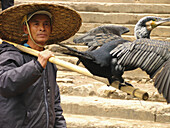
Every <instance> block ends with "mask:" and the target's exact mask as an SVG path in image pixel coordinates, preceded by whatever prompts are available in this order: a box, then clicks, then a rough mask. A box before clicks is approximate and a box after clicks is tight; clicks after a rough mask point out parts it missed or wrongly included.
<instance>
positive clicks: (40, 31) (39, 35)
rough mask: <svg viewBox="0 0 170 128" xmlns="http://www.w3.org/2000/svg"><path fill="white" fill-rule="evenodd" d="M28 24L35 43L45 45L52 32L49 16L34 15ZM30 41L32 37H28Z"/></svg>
mask: <svg viewBox="0 0 170 128" xmlns="http://www.w3.org/2000/svg"><path fill="white" fill-rule="evenodd" d="M28 23H29V27H30V32H31V35H32V38H33V39H34V41H35V42H36V43H38V44H41V45H44V44H45V43H46V41H47V40H48V39H49V36H50V34H51V31H52V30H51V23H50V18H49V17H48V16H47V15H44V14H38V15H34V16H33V17H32V18H31V19H30V21H29V22H28ZM26 33H27V32H26ZM27 34H28V33H27ZM29 39H30V37H28V40H29Z"/></svg>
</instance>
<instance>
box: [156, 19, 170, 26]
mask: <svg viewBox="0 0 170 128" xmlns="http://www.w3.org/2000/svg"><path fill="white" fill-rule="evenodd" d="M166 22H170V18H160V19H159V20H157V21H155V23H154V24H155V26H156V27H157V26H159V25H161V24H163V23H166Z"/></svg>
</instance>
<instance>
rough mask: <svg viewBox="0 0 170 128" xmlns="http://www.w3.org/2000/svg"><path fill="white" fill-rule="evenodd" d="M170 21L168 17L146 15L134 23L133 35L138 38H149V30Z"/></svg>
mask: <svg viewBox="0 0 170 128" xmlns="http://www.w3.org/2000/svg"><path fill="white" fill-rule="evenodd" d="M166 22H170V18H160V17H154V16H147V17H143V18H142V19H140V20H139V21H138V22H137V24H136V25H135V31H134V32H135V37H136V38H137V39H140V38H150V33H151V31H152V30H153V29H154V28H156V27H157V26H159V25H161V24H163V23H166Z"/></svg>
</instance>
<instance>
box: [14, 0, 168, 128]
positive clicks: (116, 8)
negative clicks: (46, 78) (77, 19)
mask: <svg viewBox="0 0 170 128" xmlns="http://www.w3.org/2000/svg"><path fill="white" fill-rule="evenodd" d="M42 1H43V2H51V3H60V4H64V5H67V6H70V7H72V8H74V9H75V10H77V11H78V12H79V13H80V15H81V17H82V20H83V24H82V26H81V28H80V30H79V32H78V33H77V34H76V35H75V36H74V37H76V36H79V35H82V34H83V33H85V32H87V31H89V30H90V29H92V28H95V27H97V26H100V25H104V24H114V25H122V26H126V27H128V28H129V29H130V32H129V33H127V34H125V35H123V38H125V39H128V40H134V39H135V37H134V26H135V24H136V23H137V21H138V20H139V19H140V18H142V17H144V16H159V17H165V18H166V17H170V1H169V0H62V1H61V0H48V1H46V0H41V1H38V0H29V2H42ZM24 2H28V1H27V0H15V4H20V3H24ZM169 30H170V23H166V24H164V25H162V26H159V27H158V28H156V29H155V30H153V32H152V33H151V38H152V39H159V40H167V41H170V32H169ZM74 37H72V38H70V39H68V40H67V41H64V42H63V43H65V44H68V45H70V46H72V47H76V48H77V49H79V50H85V49H86V48H87V47H86V46H83V44H80V45H77V44H76V45H75V44H73V42H72V40H73V38H74ZM48 48H49V49H50V50H52V51H54V52H55V51H56V45H51V46H49V47H48ZM55 54H56V55H57V56H58V57H59V58H60V59H62V60H65V61H68V62H71V63H73V64H75V63H76V61H77V58H74V57H68V56H63V55H60V54H57V53H55ZM80 66H82V65H80ZM58 68H59V72H58V77H57V82H58V84H59V86H60V91H61V102H62V104H61V105H62V107H63V110H64V115H65V118H66V121H67V125H68V128H169V127H170V106H169V105H167V104H166V103H165V100H164V99H163V98H162V96H161V95H159V94H158V93H157V91H156V89H155V88H154V87H153V86H152V84H153V82H152V81H151V80H150V79H149V77H148V75H147V74H146V73H145V72H142V71H141V70H139V69H137V70H135V71H130V72H126V73H125V74H124V78H125V80H126V81H128V82H130V83H132V84H133V85H134V87H137V88H140V89H141V90H144V91H147V92H148V93H149V95H150V97H149V101H141V100H140V99H138V98H135V97H133V96H130V95H128V94H126V93H124V92H122V91H119V90H117V89H114V88H112V87H107V86H106V85H105V84H103V83H101V82H98V81H96V80H93V79H91V78H88V77H86V76H83V75H81V74H78V73H75V72H72V71H68V70H67V69H64V68H62V67H58Z"/></svg>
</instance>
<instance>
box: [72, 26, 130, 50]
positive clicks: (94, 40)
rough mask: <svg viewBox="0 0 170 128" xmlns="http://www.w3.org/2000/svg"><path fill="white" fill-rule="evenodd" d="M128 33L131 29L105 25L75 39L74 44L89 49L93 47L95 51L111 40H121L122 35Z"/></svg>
mask: <svg viewBox="0 0 170 128" xmlns="http://www.w3.org/2000/svg"><path fill="white" fill-rule="evenodd" d="M127 32H129V29H128V28H126V27H124V26H115V25H104V26H99V27H97V28H94V29H92V30H90V31H89V32H87V33H85V34H84V35H82V36H79V37H77V38H75V39H74V40H73V42H75V43H84V44H85V45H87V46H88V47H92V50H93V49H95V48H97V47H98V46H102V45H103V44H104V43H107V42H110V41H111V40H115V39H120V38H121V35H122V34H124V33H127Z"/></svg>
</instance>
